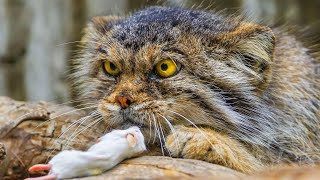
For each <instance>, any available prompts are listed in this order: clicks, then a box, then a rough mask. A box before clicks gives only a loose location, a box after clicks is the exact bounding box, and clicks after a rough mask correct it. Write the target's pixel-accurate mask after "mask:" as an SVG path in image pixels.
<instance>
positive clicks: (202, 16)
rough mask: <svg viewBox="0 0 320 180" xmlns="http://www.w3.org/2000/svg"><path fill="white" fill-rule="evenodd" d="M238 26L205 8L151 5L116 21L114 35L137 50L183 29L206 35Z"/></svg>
mask: <svg viewBox="0 0 320 180" xmlns="http://www.w3.org/2000/svg"><path fill="white" fill-rule="evenodd" d="M237 26H238V23H237V22H236V21H229V20H228V19H226V18H224V17H223V16H220V15H217V14H214V13H209V12H205V11H196V10H187V9H182V8H170V7H151V8H148V9H145V10H142V11H138V12H137V13H134V14H133V15H132V16H129V17H127V18H125V19H123V20H120V21H118V22H117V23H116V24H114V27H113V32H112V35H111V37H112V38H113V39H114V40H116V41H118V42H119V43H120V44H122V45H123V46H124V48H129V49H132V50H138V49H140V48H141V47H143V46H144V45H145V44H147V43H163V42H170V41H174V40H175V39H176V38H177V37H178V36H179V34H180V33H181V32H182V33H190V34H193V35H199V36H200V37H205V36H213V35H215V34H219V33H222V32H229V31H232V30H233V29H234V28H235V27H237Z"/></svg>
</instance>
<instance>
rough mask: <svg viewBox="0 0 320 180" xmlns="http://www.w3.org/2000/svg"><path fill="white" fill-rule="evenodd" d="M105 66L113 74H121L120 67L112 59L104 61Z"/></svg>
mask: <svg viewBox="0 0 320 180" xmlns="http://www.w3.org/2000/svg"><path fill="white" fill-rule="evenodd" d="M103 68H104V70H105V71H106V72H107V73H108V74H110V75H112V76H118V75H119V74H120V69H119V68H118V67H117V66H116V65H115V64H113V63H112V62H110V61H106V62H104V63H103Z"/></svg>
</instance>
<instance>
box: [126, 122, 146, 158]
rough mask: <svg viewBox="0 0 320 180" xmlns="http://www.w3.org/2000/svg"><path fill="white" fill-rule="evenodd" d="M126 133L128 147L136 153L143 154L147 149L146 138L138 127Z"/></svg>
mask: <svg viewBox="0 0 320 180" xmlns="http://www.w3.org/2000/svg"><path fill="white" fill-rule="evenodd" d="M125 131H126V139H127V141H128V145H129V147H130V148H131V149H132V150H133V152H134V153H141V152H143V151H145V150H146V149H147V148H146V145H145V143H144V136H143V135H142V133H141V131H140V129H139V128H138V127H137V126H133V127H131V128H129V129H127V130H125Z"/></svg>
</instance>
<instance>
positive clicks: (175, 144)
mask: <svg viewBox="0 0 320 180" xmlns="http://www.w3.org/2000/svg"><path fill="white" fill-rule="evenodd" d="M166 148H167V149H168V150H169V152H170V155H171V156H172V157H180V158H186V159H198V160H203V161H207V162H210V163H215V164H220V165H223V166H226V167H229V168H232V169H235V170H238V171H241V172H251V171H254V170H258V169H260V168H261V167H262V163H261V162H260V161H259V160H258V159H256V158H255V157H254V156H253V155H252V154H251V153H250V152H249V151H248V150H247V149H246V148H245V147H243V145H241V144H240V143H239V142H237V141H236V140H234V139H231V138H230V137H228V136H226V135H223V134H220V133H218V132H215V131H214V130H212V129H208V128H201V129H197V128H192V127H179V128H177V129H176V132H175V133H172V134H170V135H169V136H168V137H167V139H166Z"/></svg>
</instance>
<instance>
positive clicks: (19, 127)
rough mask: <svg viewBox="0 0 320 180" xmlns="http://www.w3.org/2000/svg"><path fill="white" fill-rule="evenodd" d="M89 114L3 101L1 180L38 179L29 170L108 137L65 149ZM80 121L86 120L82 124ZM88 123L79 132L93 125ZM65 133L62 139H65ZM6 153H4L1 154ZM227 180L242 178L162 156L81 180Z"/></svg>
mask: <svg viewBox="0 0 320 180" xmlns="http://www.w3.org/2000/svg"><path fill="white" fill-rule="evenodd" d="M86 115H87V114H86V112H84V111H82V110H79V109H74V108H72V107H68V106H64V105H57V104H53V103H48V102H37V103H28V102H19V101H14V100H12V99H10V98H7V97H0V144H2V146H1V145H0V173H1V174H0V179H1V177H2V178H4V179H23V178H26V177H33V176H39V174H29V173H28V172H27V169H28V168H29V167H30V166H32V165H34V164H38V163H46V162H47V161H48V159H49V158H51V157H52V156H53V155H55V154H56V153H58V152H59V151H61V150H63V149H70V148H71V149H79V150H84V149H86V148H87V147H88V146H90V145H92V144H93V143H94V142H95V139H96V138H97V137H100V136H101V135H102V134H103V133H104V130H105V129H104V127H106V126H105V125H104V124H103V122H101V125H97V126H95V127H96V128H92V129H88V130H87V131H85V133H82V134H80V135H79V136H77V138H76V139H75V140H73V141H72V142H70V143H69V146H66V145H65V144H66V140H67V138H69V137H71V136H72V134H73V132H75V131H76V130H77V127H78V125H79V123H78V124H75V126H73V127H71V128H70V129H69V130H68V131H66V129H67V128H68V127H69V126H70V125H71V124H72V123H73V122H76V121H77V120H79V119H80V120H84V119H85V118H83V117H86ZM81 118H82V119H81ZM90 122H92V119H88V120H86V121H85V122H84V123H83V124H82V125H81V126H79V127H78V130H79V129H81V128H83V127H85V125H88V124H90ZM64 131H66V133H65V134H64V135H63V136H62V137H60V138H59V136H60V135H61V133H63V132H64ZM3 147H5V149H4V148H3ZM197 176H203V177H206V176H207V177H208V176H209V177H225V178H226V179H238V178H239V177H240V176H242V174H241V173H238V172H236V171H234V170H231V169H228V168H225V167H222V166H219V165H214V164H210V163H206V162H203V161H197V160H187V159H173V158H170V157H161V156H143V157H139V158H135V159H130V160H127V161H124V162H123V163H121V164H120V165H119V166H117V167H115V168H113V169H112V170H110V171H107V172H106V173H105V174H102V175H100V176H95V177H86V178H82V179H109V178H111V179H126V178H159V177H181V178H191V177H197Z"/></svg>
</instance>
